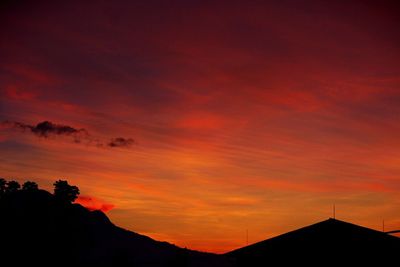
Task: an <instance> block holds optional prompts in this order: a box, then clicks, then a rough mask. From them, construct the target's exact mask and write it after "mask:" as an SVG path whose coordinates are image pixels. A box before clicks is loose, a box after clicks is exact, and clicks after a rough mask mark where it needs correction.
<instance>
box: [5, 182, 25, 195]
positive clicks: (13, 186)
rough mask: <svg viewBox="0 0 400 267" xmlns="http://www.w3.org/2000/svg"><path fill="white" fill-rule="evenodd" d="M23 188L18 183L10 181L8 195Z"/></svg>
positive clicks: (7, 189)
mask: <svg viewBox="0 0 400 267" xmlns="http://www.w3.org/2000/svg"><path fill="white" fill-rule="evenodd" d="M20 188H21V185H20V184H19V183H18V182H17V181H8V182H7V188H6V193H14V192H17V191H18V190H19V189H20Z"/></svg>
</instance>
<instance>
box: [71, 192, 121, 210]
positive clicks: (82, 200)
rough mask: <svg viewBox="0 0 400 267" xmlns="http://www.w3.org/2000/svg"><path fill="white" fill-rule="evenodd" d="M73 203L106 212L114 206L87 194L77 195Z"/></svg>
mask: <svg viewBox="0 0 400 267" xmlns="http://www.w3.org/2000/svg"><path fill="white" fill-rule="evenodd" d="M75 203H77V204H81V205H82V206H84V207H85V208H87V209H88V210H91V211H93V210H101V211H102V212H108V211H110V210H112V209H113V208H114V207H115V206H114V205H113V204H110V203H105V202H104V201H102V200H100V199H98V198H94V197H89V196H79V197H78V199H77V200H75Z"/></svg>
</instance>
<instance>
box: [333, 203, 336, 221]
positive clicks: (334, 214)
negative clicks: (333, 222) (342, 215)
mask: <svg viewBox="0 0 400 267" xmlns="http://www.w3.org/2000/svg"><path fill="white" fill-rule="evenodd" d="M333 219H336V206H335V204H333Z"/></svg>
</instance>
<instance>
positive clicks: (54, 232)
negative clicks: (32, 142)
mask: <svg viewBox="0 0 400 267" xmlns="http://www.w3.org/2000/svg"><path fill="white" fill-rule="evenodd" d="M0 231H1V236H0V266H5V267H8V266H85V267H90V266H96V267H98V266H228V265H227V263H226V258H225V257H224V256H219V255H215V254H211V253H201V252H197V251H192V250H187V249H182V248H179V247H176V246H174V245H172V244H169V243H166V242H158V241H155V240H153V239H151V238H149V237H146V236H143V235H139V234H136V233H133V232H130V231H127V230H124V229H122V228H119V227H117V226H115V225H113V224H112V223H111V222H110V220H109V219H108V218H107V216H106V215H105V214H104V213H102V212H101V211H89V210H87V209H86V208H84V207H82V206H81V205H79V204H70V203H68V202H63V201H60V200H59V199H57V198H55V197H54V195H52V194H50V193H48V192H47V191H44V190H35V191H32V192H30V191H17V192H14V193H12V194H9V195H5V196H3V197H1V198H0Z"/></svg>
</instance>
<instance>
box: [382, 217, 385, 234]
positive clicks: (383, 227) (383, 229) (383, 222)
mask: <svg viewBox="0 0 400 267" xmlns="http://www.w3.org/2000/svg"><path fill="white" fill-rule="evenodd" d="M382 232H385V220H382Z"/></svg>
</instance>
